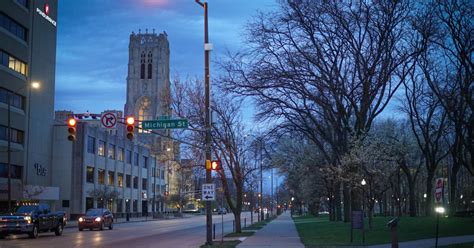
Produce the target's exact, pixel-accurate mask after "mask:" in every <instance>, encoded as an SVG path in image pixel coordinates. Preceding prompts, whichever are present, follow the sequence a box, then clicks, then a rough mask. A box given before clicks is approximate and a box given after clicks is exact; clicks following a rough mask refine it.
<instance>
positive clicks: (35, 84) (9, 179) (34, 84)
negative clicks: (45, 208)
mask: <svg viewBox="0 0 474 248" xmlns="http://www.w3.org/2000/svg"><path fill="white" fill-rule="evenodd" d="M27 86H28V84H26V85H24V86H23V87H20V88H19V89H17V90H16V91H14V92H9V93H8V94H7V106H8V110H7V173H8V177H7V187H8V189H7V191H8V196H7V197H8V212H12V174H11V152H12V150H11V139H12V132H11V98H10V97H11V95H14V94H17V93H18V92H19V91H20V90H22V89H24V88H25V87H27ZM30 87H31V88H33V89H38V88H39V87H40V84H39V83H38V82H32V83H31V84H30ZM30 90H31V89H29V91H30ZM28 95H29V96H30V95H31V94H28ZM29 98H30V97H29ZM30 101H31V99H28V103H29V102H30ZM28 105H29V104H28ZM29 111H30V109H29V108H28V112H29ZM29 121H30V120H28V122H29ZM28 132H29V130H28ZM28 136H29V134H28ZM26 152H27V156H28V152H29V151H28V150H27V151H26Z"/></svg>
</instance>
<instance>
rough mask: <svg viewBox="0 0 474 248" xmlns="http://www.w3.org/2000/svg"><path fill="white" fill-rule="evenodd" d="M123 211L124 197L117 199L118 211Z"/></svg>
mask: <svg viewBox="0 0 474 248" xmlns="http://www.w3.org/2000/svg"><path fill="white" fill-rule="evenodd" d="M121 212H123V199H117V213H121Z"/></svg>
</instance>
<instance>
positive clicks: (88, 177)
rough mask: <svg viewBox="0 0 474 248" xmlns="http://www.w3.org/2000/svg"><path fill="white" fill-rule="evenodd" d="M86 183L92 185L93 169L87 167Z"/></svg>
mask: <svg viewBox="0 0 474 248" xmlns="http://www.w3.org/2000/svg"><path fill="white" fill-rule="evenodd" d="M86 182H88V183H94V167H90V166H87V169H86Z"/></svg>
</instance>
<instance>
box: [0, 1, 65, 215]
mask: <svg viewBox="0 0 474 248" xmlns="http://www.w3.org/2000/svg"><path fill="white" fill-rule="evenodd" d="M57 2H58V1H52V0H35V1H33V0H3V1H2V2H1V4H0V211H1V210H6V208H7V207H8V180H7V177H8V167H10V169H11V174H10V175H11V178H12V181H11V184H10V185H11V200H12V202H13V204H15V203H17V202H19V201H22V200H24V199H36V200H42V201H55V200H57V199H58V190H59V189H58V188H55V187H50V186H51V180H52V178H51V173H50V171H51V165H52V159H51V152H52V151H51V147H52V146H51V140H52V132H53V128H52V126H53V125H52V124H53V117H54V90H55V66H56V32H57V30H56V20H57V16H58V11H57ZM32 85H35V87H32ZM8 130H11V132H10V134H9V132H8ZM8 141H10V142H8ZM9 164H10V166H8V165H9Z"/></svg>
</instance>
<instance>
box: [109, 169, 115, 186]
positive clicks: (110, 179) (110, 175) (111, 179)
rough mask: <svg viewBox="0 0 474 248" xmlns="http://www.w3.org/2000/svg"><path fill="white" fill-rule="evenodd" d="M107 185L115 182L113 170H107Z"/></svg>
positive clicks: (112, 184)
mask: <svg viewBox="0 0 474 248" xmlns="http://www.w3.org/2000/svg"><path fill="white" fill-rule="evenodd" d="M108 179H109V185H111V186H114V184H115V173H114V172H113V171H109V172H108Z"/></svg>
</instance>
